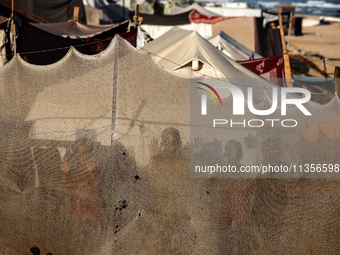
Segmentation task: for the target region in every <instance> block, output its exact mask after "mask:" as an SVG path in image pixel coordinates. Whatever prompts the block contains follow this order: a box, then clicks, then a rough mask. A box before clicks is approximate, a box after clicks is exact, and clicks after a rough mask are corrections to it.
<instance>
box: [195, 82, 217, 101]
mask: <svg viewBox="0 0 340 255" xmlns="http://www.w3.org/2000/svg"><path fill="white" fill-rule="evenodd" d="M197 83H199V84H201V85H203V86H206V87H207V88H209V89H210V90H211V91H212V92H214V94H215V95H216V96H217V98H218V100H219V101H220V104H221V106H222V100H221V98H220V95H219V94H218V93H217V91H216V90H215V89H214V88H213V87H211V86H210V85H208V84H206V83H203V82H197ZM196 88H198V89H200V90H203V91H204V92H206V93H207V94H208V95H209V96H210V97H211V98H212V100H214V103H215V105H217V103H216V100H215V98H214V96H213V94H211V92H210V91H209V90H207V89H204V88H201V87H196Z"/></svg>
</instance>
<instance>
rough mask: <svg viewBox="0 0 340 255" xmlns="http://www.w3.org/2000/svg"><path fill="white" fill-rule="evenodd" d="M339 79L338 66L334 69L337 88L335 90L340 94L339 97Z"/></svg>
mask: <svg viewBox="0 0 340 255" xmlns="http://www.w3.org/2000/svg"><path fill="white" fill-rule="evenodd" d="M339 78H340V66H336V67H335V68H334V86H335V88H334V90H335V92H336V93H337V94H338V96H339V93H338V87H339V84H338V83H339V82H338V81H339V80H340V79H339Z"/></svg>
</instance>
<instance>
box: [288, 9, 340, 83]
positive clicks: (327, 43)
mask: <svg viewBox="0 0 340 255" xmlns="http://www.w3.org/2000/svg"><path fill="white" fill-rule="evenodd" d="M297 16H300V17H301V16H302V17H303V18H304V19H317V20H318V19H319V18H320V17H318V16H307V15H304V16H303V15H297ZM302 33H303V35H302V36H286V41H287V48H288V53H289V55H290V59H291V64H292V69H293V73H295V74H300V75H306V76H316V77H324V73H323V71H324V69H325V68H324V66H325V65H324V60H323V59H325V61H326V71H327V75H328V76H329V77H334V68H335V66H340V23H339V22H337V23H330V24H325V25H318V26H312V27H302Z"/></svg>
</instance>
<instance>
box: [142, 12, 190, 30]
mask: <svg viewBox="0 0 340 255" xmlns="http://www.w3.org/2000/svg"><path fill="white" fill-rule="evenodd" d="M190 12H191V11H189V12H186V13H181V14H178V15H150V14H145V13H139V14H138V15H139V16H140V17H143V22H142V25H143V24H144V25H160V26H176V25H184V24H190V20H189V13H190Z"/></svg>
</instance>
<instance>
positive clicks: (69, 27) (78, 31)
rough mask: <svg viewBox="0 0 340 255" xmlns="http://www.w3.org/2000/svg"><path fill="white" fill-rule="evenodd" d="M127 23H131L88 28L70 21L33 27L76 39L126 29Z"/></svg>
mask: <svg viewBox="0 0 340 255" xmlns="http://www.w3.org/2000/svg"><path fill="white" fill-rule="evenodd" d="M126 23H129V22H128V21H125V22H123V23H121V24H115V25H110V26H101V27H95V26H87V25H84V24H81V23H79V22H75V21H73V20H70V21H67V22H59V23H42V24H39V23H37V24H34V23H31V25H32V26H35V27H36V28H39V29H41V30H43V31H46V32H48V33H52V34H57V35H63V36H71V37H76V38H86V37H94V36H96V35H99V34H101V33H104V32H108V31H110V30H112V29H115V28H116V29H117V28H118V27H119V26H122V25H123V26H124V27H126V26H125V25H126Z"/></svg>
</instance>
